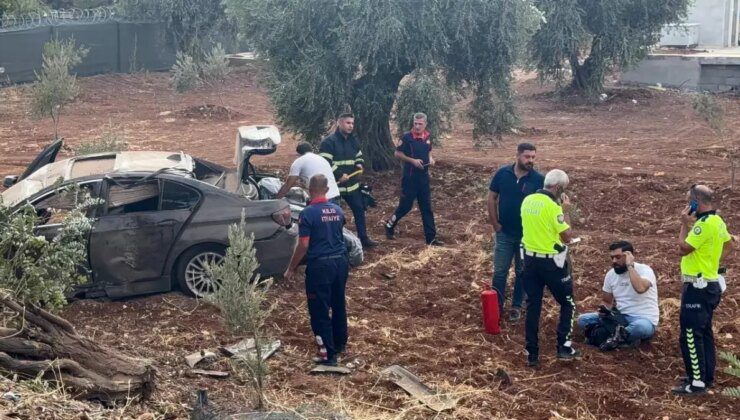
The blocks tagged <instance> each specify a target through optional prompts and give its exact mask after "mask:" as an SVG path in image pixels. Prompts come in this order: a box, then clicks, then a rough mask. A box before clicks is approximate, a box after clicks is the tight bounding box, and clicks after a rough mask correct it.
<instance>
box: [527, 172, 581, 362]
mask: <svg viewBox="0 0 740 420" xmlns="http://www.w3.org/2000/svg"><path fill="white" fill-rule="evenodd" d="M568 182H569V180H568V175H567V174H566V173H565V172H563V171H561V170H559V169H553V170H552V171H550V172H548V173H547V175H545V181H544V188H543V189H541V190H538V191H537V192H536V193H534V194H530V195H528V196H527V197H526V198H525V199H524V201H523V202H522V207H521V215H522V233H523V235H522V253H523V254H524V255H523V260H524V272H523V273H522V283H523V285H524V291H525V292H526V293H527V318H526V324H525V340H526V348H527V362H528V364H529V366H532V367H534V366H537V365H539V343H538V333H539V328H540V312H541V311H542V297H543V292H544V289H545V286H547V288H548V289H550V293H552V296H553V297H554V298H555V300H556V301H557V302H558V304H560V320H559V322H558V328H557V337H558V338H557V340H558V341H557V357H558V359H560V360H573V359H578V358H580V356H581V353H580V352H579V351H578V350H576V349H574V348H573V346H572V343H571V333H572V332H573V319H574V315H575V312H576V305H575V302H574V301H573V278H572V275H571V270H570V267H569V266H568V262H567V255H566V254H567V248H566V247H565V246H564V244H567V243H569V242H570V240H571V239H572V237H571V235H572V233H571V230H570V225H569V224H570V221H569V220H568V216H566V215H565V214H564V213H563V210H564V209H565V210H568V209H569V208H570V200H569V199H568V196H567V195H565V194H563V191H564V190H565V188H567V186H568ZM561 204H562V207H561Z"/></svg>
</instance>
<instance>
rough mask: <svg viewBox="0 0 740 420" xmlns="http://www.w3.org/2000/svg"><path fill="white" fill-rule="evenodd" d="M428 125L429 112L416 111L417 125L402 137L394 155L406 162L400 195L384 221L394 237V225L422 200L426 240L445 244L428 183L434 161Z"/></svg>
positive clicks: (389, 233) (438, 244)
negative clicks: (393, 208)
mask: <svg viewBox="0 0 740 420" xmlns="http://www.w3.org/2000/svg"><path fill="white" fill-rule="evenodd" d="M426 128H427V116H426V114H424V113H422V112H418V113H416V114H414V127H413V129H412V130H411V131H409V132H407V133H405V134H404V135H403V137H402V138H401V144H399V145H398V147H397V148H396V153H395V156H396V157H397V158H399V159H401V160H402V161H403V162H404V163H403V174H402V175H401V199H400V201H399V203H398V208H397V209H396V212H395V213H394V214H393V215H392V216H391V218H390V219H389V220H388V221H387V222H386V223H385V236H386V237H387V238H388V239H393V238H394V234H395V232H394V229H395V227H396V224H398V221H399V220H401V218H402V217H403V216H405V215H407V214H408V212H410V211H411V209H412V208H413V206H414V200H416V202H418V203H419V212H421V221H422V223H423V225H424V240H425V241H426V243H427V245H431V246H442V245H444V244H443V243H442V242H441V241H440V240H438V239H437V229H436V227H435V226H434V213H433V212H432V191H431V188H430V186H429V167H430V166H433V165H434V158H433V157H432V140H431V138H430V137H429V132H428V131H427V130H426Z"/></svg>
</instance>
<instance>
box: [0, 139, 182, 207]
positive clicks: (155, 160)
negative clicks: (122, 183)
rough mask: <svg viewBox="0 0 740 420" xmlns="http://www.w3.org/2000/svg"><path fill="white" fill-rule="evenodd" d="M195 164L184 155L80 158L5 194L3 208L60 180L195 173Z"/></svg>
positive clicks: (43, 170)
mask: <svg viewBox="0 0 740 420" xmlns="http://www.w3.org/2000/svg"><path fill="white" fill-rule="evenodd" d="M194 168H195V162H194V161H193V158H192V157H191V156H190V155H187V154H185V153H182V152H174V153H173V152H148V151H135V152H118V153H115V154H113V153H102V154H96V155H88V156H78V157H74V158H70V159H64V160H60V161H57V162H53V163H50V164H48V165H46V166H44V167H42V168H40V169H39V170H37V171H36V172H34V173H33V174H31V175H30V176H28V177H27V178H25V179H23V180H21V181H19V182H18V183H17V184H15V185H13V186H12V187H10V188H8V189H7V190H5V191H3V193H2V199H3V204H5V205H6V206H14V205H16V204H18V203H20V202H22V201H23V200H26V199H28V198H29V197H31V196H32V195H33V194H36V193H37V192H39V191H41V190H43V189H44V188H46V187H48V186H50V185H53V184H54V183H55V182H57V180H58V179H59V178H62V179H64V180H65V181H66V180H70V179H77V178H84V177H88V176H94V175H100V176H101V177H102V176H104V175H108V174H115V173H125V172H156V171H159V170H161V169H178V170H182V171H184V172H192V171H193V169H194Z"/></svg>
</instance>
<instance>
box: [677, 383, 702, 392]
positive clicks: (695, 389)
mask: <svg viewBox="0 0 740 420" xmlns="http://www.w3.org/2000/svg"><path fill="white" fill-rule="evenodd" d="M671 392H672V393H674V394H676V395H703V394H706V393H707V387H705V386H694V385H691V384H690V383H682V384H681V385H679V386H677V387H675V388H673V389H672V390H671Z"/></svg>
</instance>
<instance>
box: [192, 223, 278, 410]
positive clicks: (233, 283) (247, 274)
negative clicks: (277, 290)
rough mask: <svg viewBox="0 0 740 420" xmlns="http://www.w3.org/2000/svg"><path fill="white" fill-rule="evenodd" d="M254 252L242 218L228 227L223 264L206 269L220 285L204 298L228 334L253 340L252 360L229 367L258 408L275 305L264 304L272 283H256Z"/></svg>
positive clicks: (261, 405) (252, 237)
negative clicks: (267, 332)
mask: <svg viewBox="0 0 740 420" xmlns="http://www.w3.org/2000/svg"><path fill="white" fill-rule="evenodd" d="M256 252H257V251H256V249H255V248H254V235H252V234H250V235H247V233H246V230H245V223H244V217H243V216H242V221H241V223H240V224H239V225H232V226H230V227H229V247H228V248H227V249H226V256H225V257H224V260H223V262H222V263H221V264H219V265H216V266H211V267H209V271H210V275H211V276H212V278H214V279H218V283H219V285H220V286H219V288H218V289H217V290H216V291H215V292H214V293H213V294H211V295H209V296H208V297H207V298H206V299H207V300H208V301H209V302H211V303H213V304H214V305H216V306H217V307H218V308H219V309H220V310H221V315H222V316H223V317H224V321H225V322H226V325H227V327H228V328H229V330H230V331H231V332H232V333H234V334H240V335H247V336H250V337H252V338H253V339H254V344H255V349H256V355H255V357H254V358H250V357H246V358H239V359H236V360H234V362H233V363H232V367H233V368H234V370H235V371H236V373H237V376H240V377H244V378H246V382H248V383H249V384H250V385H251V386H252V389H253V390H254V393H255V405H256V406H257V407H258V408H262V407H263V406H264V387H265V379H266V377H267V375H268V373H269V371H268V366H267V363H266V362H265V361H264V360H262V346H264V345H265V343H267V342H268V340H267V338H266V337H265V335H264V326H265V321H266V320H267V318H268V317H269V315H270V313H271V312H272V310H273V308H274V306H275V305H274V304H272V305H267V304H266V301H267V294H268V292H269V290H270V286H271V285H272V282H271V280H270V279H267V280H260V278H259V274H257V268H258V267H259V263H258V262H257V254H256Z"/></svg>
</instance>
